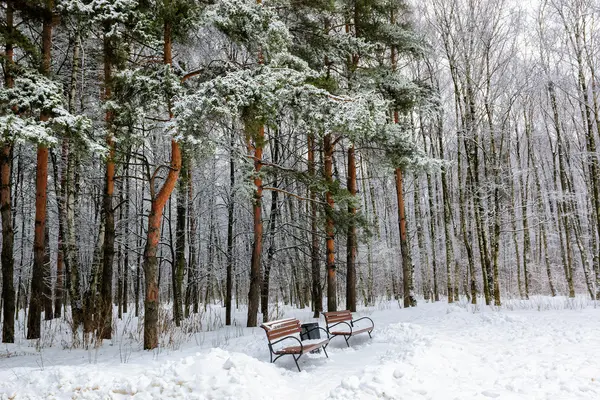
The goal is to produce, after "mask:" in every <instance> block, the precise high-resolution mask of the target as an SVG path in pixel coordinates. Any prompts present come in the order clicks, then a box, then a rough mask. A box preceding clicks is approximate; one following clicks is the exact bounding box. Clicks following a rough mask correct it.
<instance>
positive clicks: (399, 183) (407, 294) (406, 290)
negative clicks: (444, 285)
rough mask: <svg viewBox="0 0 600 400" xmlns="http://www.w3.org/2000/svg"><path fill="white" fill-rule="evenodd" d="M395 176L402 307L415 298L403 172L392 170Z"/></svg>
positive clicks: (413, 304) (415, 302)
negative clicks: (400, 258)
mask: <svg viewBox="0 0 600 400" xmlns="http://www.w3.org/2000/svg"><path fill="white" fill-rule="evenodd" d="M394 174H395V177H396V199H397V200H398V229H399V231H400V251H401V252H402V283H403V295H402V297H403V299H404V307H415V306H416V305H417V299H416V298H415V295H414V286H413V266H412V260H411V257H410V253H409V249H408V235H407V230H406V208H405V206H404V187H403V174H402V170H401V169H400V168H396V170H395V171H394Z"/></svg>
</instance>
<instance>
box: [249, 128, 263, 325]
mask: <svg viewBox="0 0 600 400" xmlns="http://www.w3.org/2000/svg"><path fill="white" fill-rule="evenodd" d="M255 135H256V137H255V138H254V204H253V206H252V213H253V225H254V243H253V246H252V258H251V261H250V290H249V292H248V323H247V326H249V327H253V326H256V325H257V324H258V306H259V300H260V286H261V281H260V280H261V274H260V261H261V255H262V245H263V244H262V238H263V223H262V196H263V187H262V179H261V177H260V171H261V169H262V156H263V141H264V138H265V127H264V126H263V125H261V126H260V127H259V128H258V131H257V132H256V133H255Z"/></svg>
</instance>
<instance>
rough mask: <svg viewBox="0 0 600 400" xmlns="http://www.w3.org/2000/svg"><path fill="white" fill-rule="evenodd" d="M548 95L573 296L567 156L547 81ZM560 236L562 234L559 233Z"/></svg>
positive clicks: (551, 86) (567, 270)
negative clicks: (554, 134) (554, 135)
mask: <svg viewBox="0 0 600 400" xmlns="http://www.w3.org/2000/svg"><path fill="white" fill-rule="evenodd" d="M548 95H549V97H550V105H551V108H552V115H553V119H554V128H555V133H556V152H557V156H558V167H559V171H558V178H559V183H560V189H561V194H562V197H563V198H562V199H561V200H560V201H559V216H558V218H559V227H562V230H563V231H564V236H565V240H564V245H565V250H566V254H565V253H563V255H564V257H565V263H564V270H565V279H566V280H567V285H568V288H569V297H575V286H574V284H573V256H572V250H571V237H570V236H571V235H570V232H571V223H570V219H569V215H568V208H569V207H568V205H567V202H568V200H565V199H564V197H567V198H568V196H569V193H568V191H569V190H568V185H567V176H566V167H565V157H566V156H567V155H566V154H564V153H565V150H564V144H563V138H562V128H561V126H560V117H559V114H558V104H557V101H556V92H555V89H554V83H553V82H549V83H548ZM561 238H562V234H561Z"/></svg>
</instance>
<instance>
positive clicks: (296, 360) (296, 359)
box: [292, 354, 302, 372]
mask: <svg viewBox="0 0 600 400" xmlns="http://www.w3.org/2000/svg"><path fill="white" fill-rule="evenodd" d="M292 357H293V358H294V362H295V363H296V367H297V368H298V372H301V371H300V366H299V365H298V360H299V359H300V357H302V354H300V355H299V356H298V358H296V356H294V355H293V354H292Z"/></svg>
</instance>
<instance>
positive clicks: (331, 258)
mask: <svg viewBox="0 0 600 400" xmlns="http://www.w3.org/2000/svg"><path fill="white" fill-rule="evenodd" d="M333 150H334V145H333V142H332V137H331V134H330V133H328V134H327V135H325V137H324V138H323V152H324V167H325V169H324V175H325V182H326V183H327V193H326V194H325V198H326V201H327V205H326V206H325V235H326V239H325V246H326V260H327V311H329V312H331V311H337V288H336V276H335V272H336V271H335V231H334V229H335V223H334V220H333V211H334V208H333V207H334V200H333V193H332V191H331V190H332V186H333Z"/></svg>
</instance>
